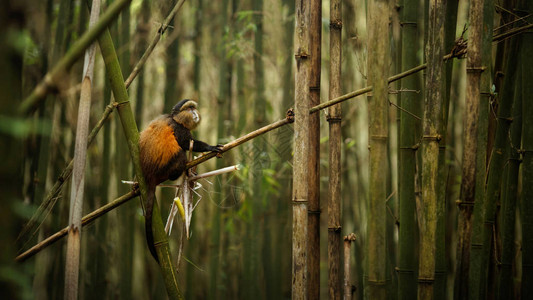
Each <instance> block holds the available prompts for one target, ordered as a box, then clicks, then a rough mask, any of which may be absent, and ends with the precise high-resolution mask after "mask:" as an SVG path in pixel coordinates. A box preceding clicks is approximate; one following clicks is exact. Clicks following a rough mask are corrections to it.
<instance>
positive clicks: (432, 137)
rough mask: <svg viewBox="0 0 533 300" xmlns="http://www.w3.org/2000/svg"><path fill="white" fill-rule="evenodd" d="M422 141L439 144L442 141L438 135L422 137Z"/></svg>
mask: <svg viewBox="0 0 533 300" xmlns="http://www.w3.org/2000/svg"><path fill="white" fill-rule="evenodd" d="M422 139H424V140H430V141H436V142H440V140H442V136H441V135H440V134H437V135H424V136H422Z"/></svg>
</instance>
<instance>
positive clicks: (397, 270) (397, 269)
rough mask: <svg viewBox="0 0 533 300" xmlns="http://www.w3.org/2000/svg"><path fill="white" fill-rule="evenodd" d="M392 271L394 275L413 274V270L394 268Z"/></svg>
mask: <svg viewBox="0 0 533 300" xmlns="http://www.w3.org/2000/svg"><path fill="white" fill-rule="evenodd" d="M394 271H396V273H400V274H414V273H415V271H413V270H407V269H400V268H399V267H396V268H394Z"/></svg>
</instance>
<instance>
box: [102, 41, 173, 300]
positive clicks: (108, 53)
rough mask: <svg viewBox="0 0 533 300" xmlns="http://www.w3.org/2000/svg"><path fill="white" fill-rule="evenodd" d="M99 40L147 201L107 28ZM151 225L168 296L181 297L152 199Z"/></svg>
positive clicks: (129, 114) (130, 118) (136, 144)
mask: <svg viewBox="0 0 533 300" xmlns="http://www.w3.org/2000/svg"><path fill="white" fill-rule="evenodd" d="M99 43H100V50H101V51H102V56H103V57H104V63H105V66H106V71H107V73H108V74H109V79H110V81H111V88H112V90H113V95H114V96H115V99H116V100H117V110H118V115H119V117H120V121H121V123H122V128H123V130H124V134H125V136H126V139H127V141H128V143H127V144H128V148H129V152H130V155H131V160H132V162H133V166H134V171H135V175H136V177H137V180H138V182H139V187H140V189H141V198H142V199H143V201H146V199H147V196H148V195H147V189H146V183H145V181H144V176H143V173H142V170H141V165H140V161H139V131H138V129H137V125H136V123H135V118H134V116H133V112H132V109H131V106H130V103H129V99H128V94H127V92H126V86H125V85H124V78H123V77H122V72H121V70H120V65H119V62H118V58H117V55H116V52H115V49H114V45H113V41H112V40H111V36H110V34H109V32H108V31H106V32H105V33H104V34H103V35H102V36H101V37H100V38H99ZM145 207H146V205H145ZM152 229H153V231H154V232H153V234H154V244H155V245H154V246H155V249H156V252H157V255H158V257H159V266H160V269H161V273H162V275H163V279H164V282H165V287H166V289H167V294H168V297H169V298H171V299H180V298H181V294H180V291H179V288H178V282H177V278H176V271H175V269H174V267H173V265H172V259H171V256H170V249H169V244H168V237H167V235H166V233H165V229H164V225H163V220H162V219H161V213H160V211H159V206H158V205H157V204H156V203H154V208H153V215H152Z"/></svg>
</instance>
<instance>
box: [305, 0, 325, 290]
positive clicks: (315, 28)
mask: <svg viewBox="0 0 533 300" xmlns="http://www.w3.org/2000/svg"><path fill="white" fill-rule="evenodd" d="M309 30H310V33H309V38H310V45H309V50H310V51H311V53H310V54H311V57H310V64H311V66H310V70H309V96H310V97H309V106H315V105H318V104H320V72H321V56H322V55H321V53H322V51H321V48H322V47H321V46H322V0H311V6H310V19H309ZM308 174H309V178H308V180H309V213H308V216H307V217H308V220H309V232H308V235H309V239H308V245H307V246H308V251H309V253H308V259H307V262H308V274H309V278H308V279H309V282H308V294H309V299H317V298H319V297H320V114H311V115H310V116H309V173H308Z"/></svg>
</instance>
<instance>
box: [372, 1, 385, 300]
mask: <svg viewBox="0 0 533 300" xmlns="http://www.w3.org/2000/svg"><path fill="white" fill-rule="evenodd" d="M368 14H369V17H368V20H367V23H368V30H369V33H368V36H369V39H368V46H367V48H368V49H372V51H369V53H368V60H367V69H368V84H369V85H371V86H372V87H373V93H372V94H371V95H368V96H367V99H368V102H369V110H368V113H369V144H370V145H369V149H370V185H369V189H370V203H369V211H368V214H369V216H368V221H367V230H368V233H367V241H368V243H367V244H368V246H367V251H368V252H367V256H368V279H367V282H366V283H367V290H368V298H370V299H385V298H387V290H388V289H387V263H386V262H387V259H386V257H387V241H386V233H387V228H386V218H384V217H383V216H384V215H386V214H387V208H386V199H387V178H386V175H385V174H387V171H388V166H387V163H386V161H387V160H388V159H387V157H388V154H387V153H388V147H387V144H388V139H389V137H388V124H389V119H388V116H389V105H388V103H389V101H388V81H387V79H386V78H387V74H388V69H389V59H388V58H389V56H390V55H389V39H388V38H383V37H388V36H389V3H388V1H385V0H372V1H369V7H368Z"/></svg>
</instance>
